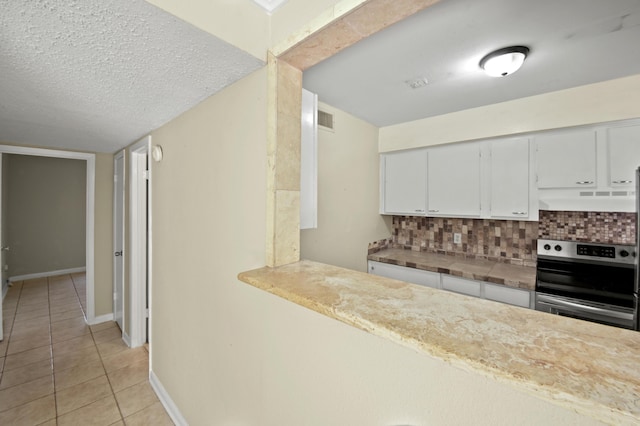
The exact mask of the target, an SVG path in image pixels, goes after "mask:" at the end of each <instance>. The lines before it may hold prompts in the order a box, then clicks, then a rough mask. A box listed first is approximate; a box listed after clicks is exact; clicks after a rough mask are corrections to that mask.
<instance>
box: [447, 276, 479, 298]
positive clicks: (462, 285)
mask: <svg viewBox="0 0 640 426" xmlns="http://www.w3.org/2000/svg"><path fill="white" fill-rule="evenodd" d="M480 288H481V283H480V282H479V281H473V280H468V279H466V278H458V277H454V276H451V275H447V274H442V289H443V290H449V291H453V292H456V293H461V294H466V295H468V296H475V297H480V294H481V292H480Z"/></svg>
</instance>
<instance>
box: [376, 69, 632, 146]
mask: <svg viewBox="0 0 640 426" xmlns="http://www.w3.org/2000/svg"><path fill="white" fill-rule="evenodd" d="M638 93H640V74H638V75H634V76H631V77H625V78H619V79H616V80H610V81H605V82H602V83H596V84H590V85H586V86H580V87H575V88H572V89H567V90H560V91H557V92H551V93H545V94H542V95H538V96H531V97H528V98H522V99H516V100H514V101H509V102H502V103H499V104H493V105H488V106H484V107H479V108H473V109H468V110H464V111H459V112H454V113H451V114H445V115H440V116H437V117H431V118H426V119H423V120H416V121H412V122H408V123H402V124H398V125H395V126H388V127H383V128H381V129H380V144H379V148H380V152H385V151H394V150H398V149H407V148H417V147H421V146H428V145H438V144H444V143H449V142H457V141H464V140H472V139H482V138H488V137H494V136H503V135H511V134H517V133H525V132H533V131H539V130H547V129H554V128H561V127H570V126H579V125H585V124H594V123H603V122H607V121H615V120H624V119H630V118H637V117H640V102H638V96H637V94H638Z"/></svg>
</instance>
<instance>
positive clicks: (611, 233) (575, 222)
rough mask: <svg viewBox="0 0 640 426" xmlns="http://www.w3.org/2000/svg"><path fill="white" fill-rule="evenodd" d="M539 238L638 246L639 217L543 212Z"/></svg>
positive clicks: (618, 214)
mask: <svg viewBox="0 0 640 426" xmlns="http://www.w3.org/2000/svg"><path fill="white" fill-rule="evenodd" d="M538 229H539V231H538V236H539V237H540V238H548V239H551V240H569V241H589V242H593V243H607V244H635V241H636V214H635V213H621V212H562V211H543V210H541V211H540V219H539V224H538Z"/></svg>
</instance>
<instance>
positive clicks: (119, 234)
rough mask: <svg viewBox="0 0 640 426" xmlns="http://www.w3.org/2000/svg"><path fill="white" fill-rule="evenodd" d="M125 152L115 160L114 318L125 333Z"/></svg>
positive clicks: (116, 156) (119, 154)
mask: <svg viewBox="0 0 640 426" xmlns="http://www.w3.org/2000/svg"><path fill="white" fill-rule="evenodd" d="M124 158H125V157H124V151H120V152H119V153H117V154H116V155H115V157H114V158H113V173H114V176H113V185H114V188H113V250H114V253H113V255H114V259H113V316H114V320H115V322H116V323H117V324H118V327H120V331H122V332H123V333H124V330H125V328H124V321H125V318H124V312H125V309H124V254H125V253H124V188H125V173H124V167H125V163H124V161H125V160H124Z"/></svg>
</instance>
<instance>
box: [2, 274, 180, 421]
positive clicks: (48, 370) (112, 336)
mask: <svg viewBox="0 0 640 426" xmlns="http://www.w3.org/2000/svg"><path fill="white" fill-rule="evenodd" d="M85 300H86V295H85V276H84V273H80V274H70V275H61V276H54V277H48V278H40V279H34V280H29V281H22V282H15V283H13V286H12V287H11V288H9V291H8V293H7V296H6V298H5V300H4V305H3V307H4V311H3V318H4V333H5V334H4V337H5V339H4V341H2V342H0V424H4V425H40V424H42V425H47V426H48V425H80V424H82V425H125V424H126V425H154V426H155V425H172V424H173V423H172V422H171V420H170V418H169V416H168V415H167V414H166V412H165V410H164V408H163V406H162V404H161V403H160V402H159V400H158V398H157V397H156V395H155V393H154V392H153V390H152V388H151V386H150V385H149V379H148V376H149V373H148V372H149V353H148V352H147V349H146V348H145V347H141V348H136V349H129V348H128V347H127V346H126V345H125V344H124V342H123V341H122V338H121V333H120V330H119V329H118V327H117V326H116V324H115V322H112V321H110V322H107V323H102V324H98V325H95V326H87V325H86V323H85V320H84V314H83V310H84V309H85V307H84V304H85Z"/></svg>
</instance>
